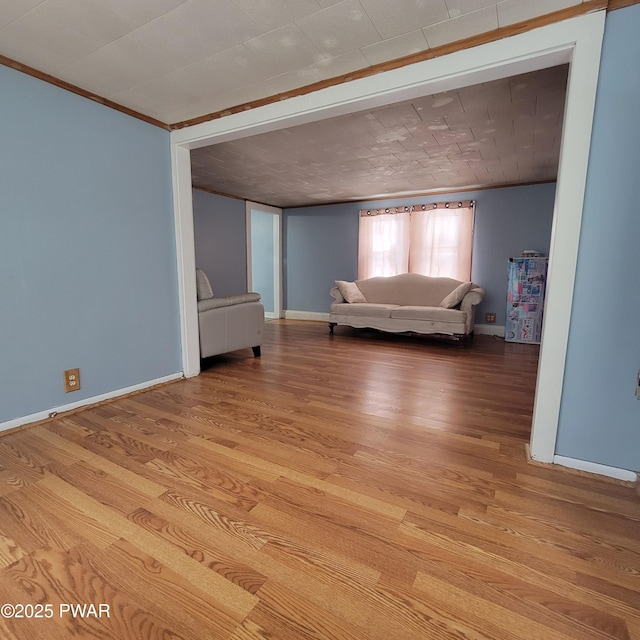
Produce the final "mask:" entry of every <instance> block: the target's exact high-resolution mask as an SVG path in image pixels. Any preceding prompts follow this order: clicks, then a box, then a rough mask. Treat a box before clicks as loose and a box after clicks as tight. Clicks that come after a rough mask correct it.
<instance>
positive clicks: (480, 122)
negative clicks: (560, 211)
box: [194, 70, 562, 206]
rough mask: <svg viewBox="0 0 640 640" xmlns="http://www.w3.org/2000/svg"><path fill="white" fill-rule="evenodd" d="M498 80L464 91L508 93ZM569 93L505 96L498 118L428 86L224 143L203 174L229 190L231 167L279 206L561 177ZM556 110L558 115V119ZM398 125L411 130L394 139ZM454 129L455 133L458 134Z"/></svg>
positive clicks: (243, 189) (243, 190) (239, 180)
mask: <svg viewBox="0 0 640 640" xmlns="http://www.w3.org/2000/svg"><path fill="white" fill-rule="evenodd" d="M549 73H550V74H557V72H556V71H553V70H552V71H550V72H549ZM518 80H519V79H518V78H516V79H514V81H513V82H514V83H515V84H517V83H518ZM500 82H502V84H500ZM500 82H498V83H496V87H498V86H500V87H501V89H500V91H501V93H500V94H499V95H501V96H502V97H504V96H505V95H507V94H509V93H510V92H509V91H506V94H505V87H508V86H509V81H500ZM505 83H506V84H505ZM492 84H494V83H488V84H485V85H478V86H477V87H470V88H468V91H467V90H466V89H465V95H469V96H471V95H473V96H474V97H475V98H477V99H478V101H479V102H478V104H480V103H481V102H482V100H481V98H484V99H485V100H486V101H487V102H488V103H491V104H494V103H496V102H497V103H499V102H500V101H499V100H497V99H495V98H492V96H495V95H496V90H495V89H496V87H493V89H494V90H493V92H491V91H490V89H491V85H492ZM552 84H553V83H552ZM543 85H544V82H543V81H541V82H538V83H537V84H536V86H538V87H539V88H540V90H541V91H542V87H543ZM559 93H560V94H561V93H562V92H559ZM545 96H548V98H547V100H546V102H545V101H544V100H543V98H544V97H545ZM541 100H542V105H543V106H545V109H544V110H541V109H540V102H541ZM561 102H562V95H559V94H558V92H555V91H554V92H552V93H541V94H540V95H536V96H531V97H529V98H528V99H526V100H518V101H517V102H516V103H508V104H506V105H500V104H498V105H497V106H495V107H492V108H491V110H492V111H494V120H493V121H492V122H491V123H490V124H488V125H487V124H486V120H487V117H488V115H489V108H480V107H479V108H477V109H474V110H472V111H469V112H467V113H465V112H464V110H463V108H462V102H461V100H460V95H459V93H458V92H449V93H446V94H440V95H439V96H425V97H423V98H420V99H418V100H411V101H405V102H403V103H400V104H397V105H389V106H386V107H381V108H377V109H375V110H373V111H368V112H363V113H357V114H351V115H349V116H341V117H339V118H335V119H329V120H324V121H321V122H317V123H310V124H307V125H300V126H298V127H292V128H289V129H285V130H281V131H275V132H271V133H267V134H262V135H260V136H255V137H253V138H247V139H243V140H238V141H234V142H232V143H225V144H222V145H217V146H218V147H220V149H219V151H220V152H222V151H223V150H224V149H233V153H232V155H230V156H229V155H227V156H226V157H227V162H226V163H225V164H222V165H220V163H214V162H213V161H211V162H210V163H209V165H208V167H207V166H206V163H200V164H205V166H199V167H198V170H197V176H198V179H199V180H200V181H202V182H206V181H208V182H209V184H214V185H216V190H217V191H220V192H224V191H225V177H228V178H229V179H230V184H231V185H233V189H235V190H236V193H237V194H238V195H242V196H244V197H249V198H253V199H256V200H260V201H265V202H269V203H271V204H275V205H279V206H287V203H290V204H291V203H295V204H310V203H312V202H316V203H318V202H335V201H343V200H348V199H349V198H352V197H353V198H358V197H374V195H372V194H379V195H380V197H384V196H385V195H388V196H389V197H391V196H393V195H399V194H401V193H415V192H420V191H428V190H446V189H452V188H454V187H465V186H478V185H484V186H489V185H492V184H505V183H519V182H531V181H537V180H546V179H553V177H554V176H555V172H556V171H557V158H558V153H559V141H560V136H561V130H560V127H561V122H560V121H559V120H560V118H559V114H560V113H561V110H560V107H559V104H560V103H561ZM435 105H439V106H435ZM417 106H422V107H423V109H422V111H421V115H422V117H424V116H425V112H426V113H428V115H429V116H430V119H428V120H426V121H423V120H421V119H420V120H419V119H416V118H415V114H416V113H418V111H417ZM496 111H497V112H498V113H497V114H496V113H495V112H496ZM497 116H499V117H497ZM465 117H466V122H467V124H469V123H472V122H473V123H476V124H475V125H474V126H473V129H470V127H469V126H468V127H466V128H465V126H464V124H465ZM554 119H555V120H558V122H557V123H556V124H553V125H552V124H550V121H551V120H554ZM548 121H549V126H547V124H548ZM514 122H515V123H516V125H517V127H518V128H517V131H514ZM448 123H449V124H448ZM458 128H459V130H458ZM399 134H400V136H401V137H403V136H404V135H405V134H408V136H407V138H406V139H405V140H402V141H399V140H396V139H394V138H396V137H397V136H398V135H399ZM437 138H440V142H441V143H442V144H439V143H438V140H437ZM376 139H378V140H380V139H381V140H390V141H389V142H380V143H377V144H367V145H366V146H362V145H363V141H367V142H368V143H371V141H372V140H376ZM452 139H453V140H455V143H450V141H451V140H452ZM214 149H215V147H214ZM256 149H259V150H260V152H259V153H256ZM194 153H198V154H201V153H202V154H203V153H205V150H198V151H196V152H194ZM221 155H223V157H224V154H221ZM208 168H210V171H209V173H211V174H212V177H211V178H209V179H207V177H206V176H207V169H208ZM260 175H261V176H262V177H261V178H260V179H259V180H258V179H257V176H260ZM194 180H195V179H194ZM261 185H262V186H261ZM254 189H255V190H254ZM247 191H251V193H248V192H247ZM279 194H284V197H283V196H282V195H279Z"/></svg>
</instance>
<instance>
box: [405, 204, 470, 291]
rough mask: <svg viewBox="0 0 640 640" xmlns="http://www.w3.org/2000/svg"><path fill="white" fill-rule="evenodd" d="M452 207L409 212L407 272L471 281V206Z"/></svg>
mask: <svg viewBox="0 0 640 640" xmlns="http://www.w3.org/2000/svg"><path fill="white" fill-rule="evenodd" d="M456 204H457V203H453V205H454V206H455V205H456ZM454 206H451V207H450V208H444V209H440V208H438V209H426V210H424V211H423V210H420V209H418V210H414V211H413V212H412V214H411V245H410V249H409V271H410V272H412V273H421V274H423V275H425V276H434V277H435V276H440V277H442V276H445V277H447V278H455V279H456V280H460V281H461V282H468V281H469V280H471V250H472V244H473V207H471V206H469V207H457V206H455V208H454Z"/></svg>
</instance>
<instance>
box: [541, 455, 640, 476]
mask: <svg viewBox="0 0 640 640" xmlns="http://www.w3.org/2000/svg"><path fill="white" fill-rule="evenodd" d="M553 464H559V465H562V466H563V467H569V468H571V469H578V470H579V471H587V472H588V473H597V474H598V475H600V476H607V477H609V478H615V479H616V480H623V481H625V482H637V481H638V474H637V473H636V472H635V471H629V470H628V469H618V467H609V466H607V465H606V464H598V463H597V462H589V461H587V460H576V459H575V458H565V456H553Z"/></svg>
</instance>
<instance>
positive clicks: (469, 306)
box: [460, 287, 484, 333]
mask: <svg viewBox="0 0 640 640" xmlns="http://www.w3.org/2000/svg"><path fill="white" fill-rule="evenodd" d="M482 298H484V289H482V288H481V287H475V288H474V289H471V290H470V291H469V292H468V293H467V295H466V296H465V297H464V298H462V302H461V303H460V310H461V311H466V313H467V320H466V328H467V333H471V332H472V331H473V325H474V321H475V310H474V309H473V307H474V306H475V305H477V304H480V303H481V302H482Z"/></svg>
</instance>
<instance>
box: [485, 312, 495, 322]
mask: <svg viewBox="0 0 640 640" xmlns="http://www.w3.org/2000/svg"><path fill="white" fill-rule="evenodd" d="M484 320H485V322H486V323H487V324H495V322H496V314H495V313H493V312H489V313H485V314H484Z"/></svg>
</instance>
